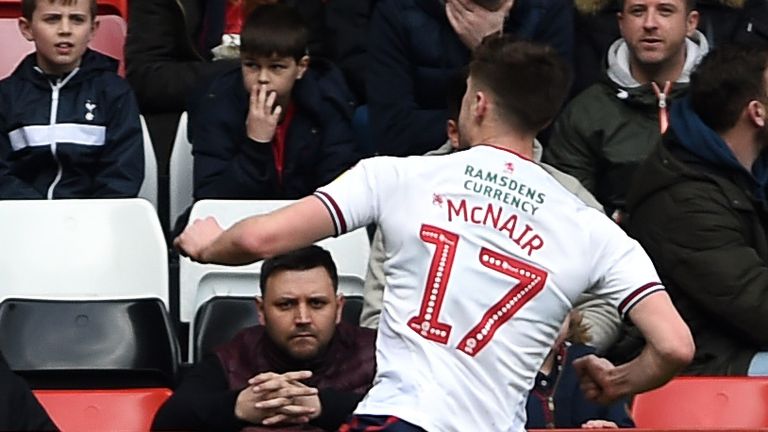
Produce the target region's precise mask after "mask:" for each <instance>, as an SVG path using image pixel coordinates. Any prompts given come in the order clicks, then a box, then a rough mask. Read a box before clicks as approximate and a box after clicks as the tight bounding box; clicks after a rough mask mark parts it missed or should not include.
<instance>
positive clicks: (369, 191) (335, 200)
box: [314, 157, 399, 236]
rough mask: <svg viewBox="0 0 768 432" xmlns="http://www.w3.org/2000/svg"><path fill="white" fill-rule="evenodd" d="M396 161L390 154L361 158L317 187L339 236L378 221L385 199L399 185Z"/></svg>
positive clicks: (319, 196) (317, 193) (317, 192)
mask: <svg viewBox="0 0 768 432" xmlns="http://www.w3.org/2000/svg"><path fill="white" fill-rule="evenodd" d="M395 161H396V158H391V157H376V158H371V159H365V160H362V161H360V162H359V163H358V164H357V165H355V166H354V167H352V168H350V169H349V170H348V171H346V172H345V173H343V174H342V175H340V176H339V177H338V178H336V180H334V181H332V182H331V183H329V184H327V185H325V186H323V187H321V188H319V189H317V191H315V194H314V195H315V196H316V197H318V198H319V199H320V201H322V202H323V204H324V205H325V207H326V208H327V209H328V212H329V213H330V215H331V218H332V219H333V223H334V226H335V230H336V235H337V236H339V235H342V234H344V233H346V232H348V231H353V230H355V229H357V228H359V227H362V226H366V225H368V224H370V223H373V222H377V221H378V219H379V216H380V214H381V207H382V205H381V202H382V199H383V198H384V197H387V196H391V195H390V194H391V193H393V192H395V190H396V189H397V179H398V177H399V176H398V175H397V174H396V173H397V169H396V166H395V165H396V163H395Z"/></svg>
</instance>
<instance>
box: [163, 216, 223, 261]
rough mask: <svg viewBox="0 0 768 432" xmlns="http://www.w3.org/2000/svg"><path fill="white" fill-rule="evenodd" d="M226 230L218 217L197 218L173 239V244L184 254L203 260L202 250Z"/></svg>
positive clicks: (196, 259)
mask: <svg viewBox="0 0 768 432" xmlns="http://www.w3.org/2000/svg"><path fill="white" fill-rule="evenodd" d="M223 231H224V230H223V229H222V228H221V226H220V225H219V223H218V222H216V219H214V218H212V217H210V216H208V217H206V218H204V219H197V220H196V221H194V222H192V223H191V224H189V225H187V227H186V228H184V231H183V232H182V233H181V234H179V236H178V237H176V239H175V240H174V241H173V245H174V246H175V247H176V248H177V249H178V250H179V253H180V254H181V255H183V256H188V257H189V258H191V259H193V260H195V261H198V262H203V259H202V256H201V255H202V252H203V251H204V250H205V249H206V248H207V247H208V246H210V244H211V243H213V241H214V240H216V238H217V237H218V236H219V235H221V233H222V232H223Z"/></svg>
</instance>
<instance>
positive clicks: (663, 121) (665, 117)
mask: <svg viewBox="0 0 768 432" xmlns="http://www.w3.org/2000/svg"><path fill="white" fill-rule="evenodd" d="M651 87H653V92H654V93H656V98H657V99H658V100H659V103H658V105H659V129H660V130H661V134H662V135H664V132H666V131H667V128H668V127H669V113H668V112H667V95H669V91H670V90H671V89H672V83H671V82H670V81H667V82H666V83H664V90H661V89H660V88H659V85H658V84H656V83H655V82H654V81H651Z"/></svg>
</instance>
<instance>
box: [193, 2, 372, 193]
mask: <svg viewBox="0 0 768 432" xmlns="http://www.w3.org/2000/svg"><path fill="white" fill-rule="evenodd" d="M240 37H241V52H240V59H241V65H240V67H239V68H237V69H232V70H229V71H227V72H225V73H224V74H222V75H220V76H219V77H217V78H216V79H215V80H214V81H213V82H212V83H211V85H210V86H209V87H208V89H207V91H206V92H205V96H204V97H203V98H201V99H200V100H199V101H198V103H193V104H192V106H191V108H190V138H191V141H192V146H193V153H194V156H195V169H194V177H195V188H194V195H195V199H196V200H199V199H205V198H212V199H293V198H299V197H301V196H303V195H305V194H307V193H310V192H312V191H313V190H314V189H315V188H317V187H318V186H320V185H322V184H324V183H325V182H328V181H330V180H332V179H334V178H335V177H337V176H338V175H339V174H341V173H342V172H343V171H344V170H346V169H347V168H349V167H350V166H351V165H353V164H354V163H355V162H357V160H358V159H359V156H358V149H357V145H356V143H355V141H354V135H353V131H352V126H351V119H352V111H353V108H354V103H353V100H352V99H353V98H352V95H351V92H350V91H349V89H348V88H347V86H346V83H345V82H344V78H343V76H342V74H341V73H340V72H339V70H338V69H336V68H335V67H334V66H333V65H332V64H331V63H330V62H327V61H324V60H319V59H313V61H312V63H311V64H310V59H309V55H308V53H307V43H308V41H309V31H308V28H307V26H306V24H305V23H304V22H303V20H302V19H301V16H300V15H299V14H298V12H297V11H296V10H294V9H293V8H291V7H289V6H285V5H281V4H271V5H264V6H259V7H257V8H256V9H255V10H254V11H253V12H252V14H251V15H250V16H249V17H248V18H247V20H246V22H245V24H244V26H243V29H242V31H241V34H240Z"/></svg>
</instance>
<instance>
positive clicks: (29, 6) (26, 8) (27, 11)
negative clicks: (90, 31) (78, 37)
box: [21, 0, 98, 20]
mask: <svg viewBox="0 0 768 432" xmlns="http://www.w3.org/2000/svg"><path fill="white" fill-rule="evenodd" d="M42 1H47V2H48V3H61V4H63V5H67V6H68V5H73V4H75V3H77V2H78V1H87V2H88V3H89V9H90V12H91V19H93V18H95V17H96V13H97V11H98V5H97V4H96V0H21V16H23V17H24V18H26V19H27V20H31V19H32V15H33V14H34V13H35V9H36V8H37V3H38V2H42Z"/></svg>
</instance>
